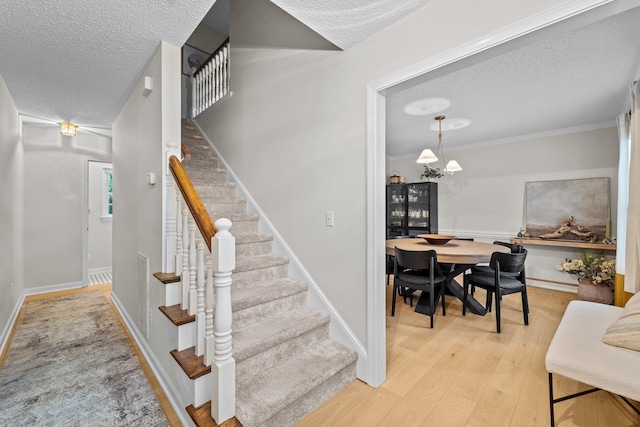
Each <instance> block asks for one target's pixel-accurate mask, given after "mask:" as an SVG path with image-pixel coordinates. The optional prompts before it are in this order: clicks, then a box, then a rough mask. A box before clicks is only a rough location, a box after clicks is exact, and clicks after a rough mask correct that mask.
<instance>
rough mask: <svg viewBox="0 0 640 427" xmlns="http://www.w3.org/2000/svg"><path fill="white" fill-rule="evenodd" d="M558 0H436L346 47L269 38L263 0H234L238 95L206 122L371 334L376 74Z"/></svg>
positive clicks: (316, 272)
mask: <svg viewBox="0 0 640 427" xmlns="http://www.w3.org/2000/svg"><path fill="white" fill-rule="evenodd" d="M555 3H556V2H555V1H552V0H545V1H540V2H527V1H523V0H520V1H512V0H492V1H487V2H481V3H480V2H468V1H463V0H454V1H451V0H432V1H431V2H429V3H428V4H427V5H426V6H425V7H423V8H422V9H420V10H418V11H417V12H415V13H413V14H411V15H409V16H407V17H405V18H404V19H402V20H401V21H399V22H398V23H396V24H394V25H392V26H391V27H389V28H387V29H385V30H383V31H381V32H379V33H377V34H375V35H374V36H372V37H371V38H369V39H368V40H366V41H364V42H362V43H360V44H359V45H357V46H355V47H353V48H351V49H349V50H348V51H345V52H341V51H330V50H296V49H285V48H281V47H280V46H278V45H277V44H274V45H267V43H266V41H265V39H264V38H260V37H262V35H263V34H264V33H265V32H267V31H269V30H270V31H272V32H273V31H276V30H275V28H278V22H272V21H270V20H268V19H266V17H265V15H260V16H261V17H262V18H264V19H256V17H255V13H254V10H258V8H259V6H260V5H261V0H252V1H243V2H232V5H231V35H230V40H231V90H232V91H233V97H232V98H230V99H229V100H226V101H225V102H223V103H222V104H220V105H219V106H217V107H216V108H213V109H211V110H209V111H207V112H205V113H204V114H202V116H201V117H200V118H198V123H199V124H200V126H201V127H202V128H203V129H204V130H205V132H206V133H207V135H208V136H209V137H210V139H211V140H212V141H213V143H214V144H215V145H216V146H217V148H218V149H219V150H220V151H221V153H222V155H223V156H224V158H225V160H226V161H227V162H228V163H229V164H230V166H231V167H232V168H233V170H234V171H235V173H236V174H237V175H238V177H239V179H240V180H241V181H242V182H243V184H244V185H245V186H246V188H247V189H248V191H249V192H250V193H251V194H252V196H253V197H254V198H255V199H256V201H257V202H258V203H259V205H260V207H261V208H262V210H263V211H264V212H265V213H266V215H267V216H268V217H269V219H270V220H271V222H272V223H273V224H274V225H275V227H276V228H277V229H278V231H279V232H280V234H281V235H282V236H283V237H284V239H285V240H286V241H287V243H288V245H289V246H290V247H291V248H292V249H293V251H294V252H295V253H296V255H297V256H298V258H299V259H300V260H301V261H302V263H303V264H304V266H305V267H306V269H307V270H308V271H309V272H310V273H311V275H312V276H313V278H314V279H315V281H316V282H317V283H318V284H319V285H320V287H321V288H322V290H323V292H324V293H325V294H326V295H327V297H328V298H329V300H330V301H331V303H332V304H333V305H334V306H335V307H336V309H337V310H338V312H339V313H340V315H341V316H342V317H343V318H344V319H345V321H346V323H347V324H348V325H349V327H350V328H351V329H352V330H353V332H354V333H355V335H356V337H357V338H358V339H359V340H360V341H361V342H362V343H363V344H365V345H366V342H367V339H366V322H367V313H366V301H367V295H366V259H365V258H366V241H367V236H366V220H367V209H366V197H365V194H366V86H367V84H368V83H369V82H372V81H374V80H377V79H380V78H382V77H385V76H388V75H390V74H391V73H393V72H396V71H398V70H401V69H403V68H406V67H408V66H410V65H412V64H415V63H417V62H419V61H421V60H424V59H426V58H429V57H432V56H435V55H437V54H438V53H441V52H443V51H447V50H450V49H452V48H453V47H455V46H458V45H460V44H462V43H464V42H467V41H469V40H472V39H476V38H480V37H482V36H485V35H486V34H488V33H489V32H491V31H493V30H496V29H499V28H501V27H503V26H506V25H507V24H510V23H512V22H515V21H517V20H519V19H522V18H524V17H526V16H528V15H531V14H532V13H535V12H538V11H540V10H543V9H544V8H546V7H550V6H552V5H554V4H555ZM265 29H266V30H265ZM329 210H331V211H334V212H335V227H332V228H329V227H326V226H325V222H324V217H325V212H326V211H329ZM380 244H381V245H382V244H383V242H380Z"/></svg>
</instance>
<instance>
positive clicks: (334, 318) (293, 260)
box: [194, 121, 370, 383]
mask: <svg viewBox="0 0 640 427" xmlns="http://www.w3.org/2000/svg"><path fill="white" fill-rule="evenodd" d="M194 124H195V125H196V127H197V128H198V129H199V130H200V132H201V133H202V135H203V136H204V138H205V139H206V140H207V142H208V143H209V145H210V146H211V148H212V149H213V151H214V152H215V153H216V156H218V158H219V159H220V161H221V162H222V164H223V165H224V168H225V169H226V170H227V176H228V177H229V178H230V180H231V181H232V182H234V183H235V184H236V190H237V192H238V193H239V194H238V195H239V196H241V197H243V198H244V199H245V200H246V201H247V208H248V209H250V210H252V211H253V213H255V214H256V215H258V217H259V218H260V221H259V224H260V225H259V227H260V228H261V231H264V232H268V233H269V234H271V235H272V236H273V252H274V254H277V255H282V256H285V257H287V258H289V261H290V262H289V274H290V276H291V277H292V278H294V279H297V280H300V281H302V282H305V283H306V284H307V286H308V289H309V292H308V294H307V295H308V302H309V305H310V306H311V307H313V308H315V309H316V310H319V311H322V312H324V313H327V314H328V315H329V316H330V317H331V322H330V323H329V336H330V337H331V338H332V339H334V340H336V341H337V342H339V343H340V344H343V345H345V346H347V347H349V348H350V349H352V350H354V351H355V352H356V353H358V361H357V363H356V371H357V377H358V378H359V379H360V380H362V381H364V382H366V383H369V382H370V381H368V380H369V378H368V373H369V371H370V369H369V367H368V357H367V350H366V349H365V347H364V346H363V345H362V343H361V342H360V340H358V338H357V337H356V336H355V334H354V333H353V331H352V330H351V328H349V326H348V325H347V324H346V322H345V321H344V319H343V318H342V316H340V314H339V313H338V311H337V310H336V309H335V307H334V306H333V304H331V302H330V301H329V299H328V298H327V297H326V295H325V294H324V292H323V291H322V289H321V288H320V286H319V285H318V283H317V282H316V281H315V280H313V277H311V274H310V273H309V272H308V271H307V269H306V268H305V267H304V266H303V265H302V262H301V261H300V260H299V259H298V257H297V256H296V255H295V254H294V253H293V251H292V250H291V248H290V247H289V245H287V243H286V241H285V240H284V238H283V237H282V236H281V235H280V233H278V231H277V230H276V228H275V227H274V226H273V224H272V223H271V221H269V219H268V217H267V216H266V215H265V213H264V212H263V211H262V209H260V207H259V206H258V204H257V203H256V201H255V199H254V198H253V197H252V196H251V194H250V193H249V192H248V191H247V189H246V187H245V186H244V185H243V184H242V182H241V181H240V180H239V179H238V177H237V175H236V174H235V173H234V172H233V170H232V169H231V167H230V166H229V164H228V163H227V162H226V161H225V160H224V158H223V157H222V155H221V154H220V152H219V151H218V149H217V148H216V147H215V146H214V145H213V143H212V142H211V140H210V139H209V137H208V136H207V135H206V133H205V132H204V131H203V130H202V128H201V127H200V125H199V124H198V123H197V122H195V121H194Z"/></svg>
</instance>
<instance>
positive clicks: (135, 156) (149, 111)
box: [113, 42, 180, 375]
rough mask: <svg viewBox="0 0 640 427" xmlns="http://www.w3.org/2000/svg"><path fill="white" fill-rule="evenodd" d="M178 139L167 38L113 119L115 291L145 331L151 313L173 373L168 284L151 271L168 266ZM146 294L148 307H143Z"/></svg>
mask: <svg viewBox="0 0 640 427" xmlns="http://www.w3.org/2000/svg"><path fill="white" fill-rule="evenodd" d="M144 76H150V77H151V78H152V79H153V88H154V89H153V91H152V92H151V94H149V95H148V96H143V95H141V91H142V88H143V84H144ZM179 140H180V49H179V48H178V47H175V46H172V45H169V44H167V43H164V42H163V43H161V45H160V47H159V48H158V50H157V51H156V53H155V55H154V56H153V58H152V59H151V61H150V62H149V65H148V66H147V68H146V69H145V70H144V73H143V76H142V77H141V79H140V80H139V81H138V83H137V84H136V86H135V87H134V88H133V90H132V92H131V95H130V96H129V99H128V100H127V102H126V104H125V105H124V107H123V108H122V110H121V111H120V114H119V115H118V117H117V119H116V121H115V123H114V125H113V199H114V201H113V247H114V252H113V293H114V294H115V295H116V296H117V298H118V300H119V301H120V302H121V303H122V305H123V308H124V309H125V311H126V312H127V314H128V316H129V317H130V319H132V321H134V322H135V323H136V324H137V327H138V329H139V330H140V331H143V330H144V326H145V325H144V322H142V320H141V318H140V314H142V316H146V315H148V314H149V313H150V314H151V325H149V332H148V344H149V346H150V348H151V349H152V351H153V352H154V355H155V357H156V358H157V359H158V361H159V362H160V363H161V365H162V366H164V369H165V371H166V372H167V373H168V374H169V375H173V363H174V362H173V361H172V359H171V356H170V354H169V350H170V349H171V348H174V347H170V346H175V343H168V342H167V341H166V340H168V338H169V337H168V335H167V333H166V331H163V330H161V328H160V326H161V325H162V324H163V323H162V321H161V319H160V318H159V316H162V314H161V313H160V311H158V307H160V306H163V305H165V301H164V294H163V291H164V285H161V284H160V283H159V282H158V281H157V280H156V279H155V278H153V277H151V274H153V273H154V272H159V271H165V270H164V269H163V245H164V243H163V235H164V234H163V233H164V228H165V225H164V221H163V216H164V209H165V207H164V202H165V200H166V198H165V196H164V192H165V191H166V190H165V188H164V185H165V183H166V178H167V176H166V172H167V170H166V167H165V165H166V160H165V156H166V150H167V149H166V146H167V145H170V144H176V146H177V144H178V143H179ZM148 172H152V173H154V174H156V176H157V178H158V179H157V184H156V185H149V184H147V183H146V174H147V173H148ZM171 197H173V198H175V196H173V195H171V196H170V197H169V198H171ZM138 254H141V255H143V256H145V257H147V258H148V259H149V277H147V279H148V280H149V288H148V292H147V289H143V288H141V287H139V286H138V284H137V283H136V277H137V255H138ZM146 298H148V302H149V305H148V307H149V313H140V312H139V310H140V307H144V306H145V305H146V301H145V300H146ZM142 319H144V317H142Z"/></svg>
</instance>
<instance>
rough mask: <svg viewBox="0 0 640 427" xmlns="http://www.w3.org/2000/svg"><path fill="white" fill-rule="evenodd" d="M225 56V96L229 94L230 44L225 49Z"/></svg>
mask: <svg viewBox="0 0 640 427" xmlns="http://www.w3.org/2000/svg"><path fill="white" fill-rule="evenodd" d="M222 51H223V55H224V72H223V74H224V83H223V84H224V94H225V95H226V94H228V93H229V43H227V45H226V46H225V47H224V49H223V50H222Z"/></svg>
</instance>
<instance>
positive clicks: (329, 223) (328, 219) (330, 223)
mask: <svg viewBox="0 0 640 427" xmlns="http://www.w3.org/2000/svg"><path fill="white" fill-rule="evenodd" d="M325 220H326V224H327V227H333V225H334V223H333V211H327V215H326V217H325Z"/></svg>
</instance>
